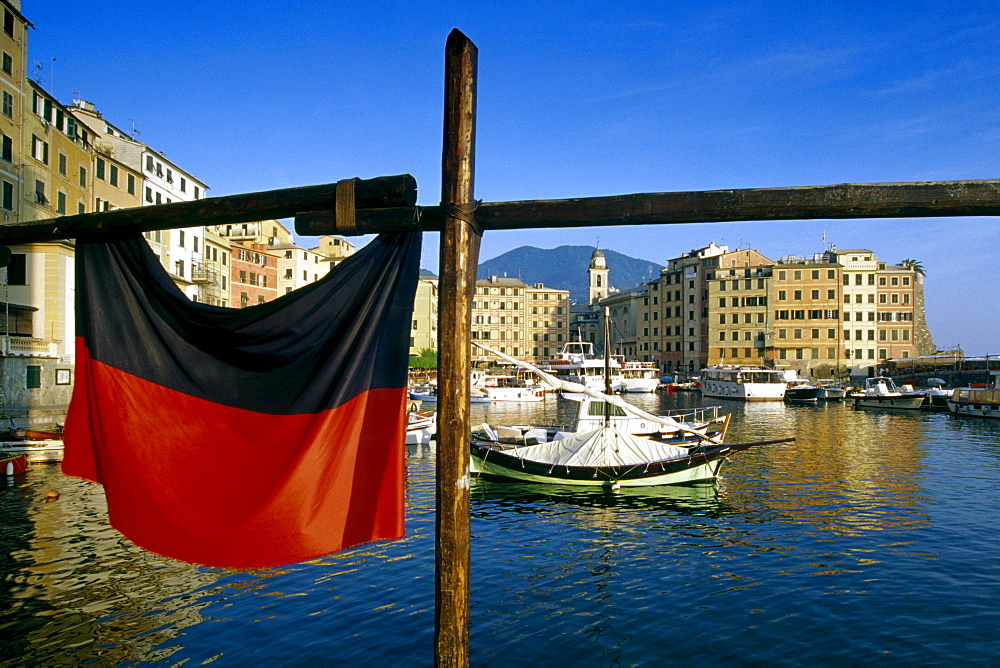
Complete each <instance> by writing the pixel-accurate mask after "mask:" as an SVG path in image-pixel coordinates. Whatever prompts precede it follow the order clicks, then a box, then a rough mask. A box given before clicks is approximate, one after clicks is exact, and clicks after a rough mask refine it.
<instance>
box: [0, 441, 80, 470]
mask: <svg viewBox="0 0 1000 668" xmlns="http://www.w3.org/2000/svg"><path fill="white" fill-rule="evenodd" d="M63 450H64V447H63V442H62V439H61V438H50V439H35V440H14V441H0V456H2V457H7V456H15V457H16V456H19V455H24V457H25V458H26V460H27V462H28V463H29V464H37V463H44V462H61V461H62V460H63Z"/></svg>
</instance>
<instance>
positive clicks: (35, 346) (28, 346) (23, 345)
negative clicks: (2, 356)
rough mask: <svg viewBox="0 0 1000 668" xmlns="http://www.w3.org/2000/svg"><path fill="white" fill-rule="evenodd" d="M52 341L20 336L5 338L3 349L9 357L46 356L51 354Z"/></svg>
mask: <svg viewBox="0 0 1000 668" xmlns="http://www.w3.org/2000/svg"><path fill="white" fill-rule="evenodd" d="M54 343H55V342H54V341H50V340H49V339H35V338H28V337H20V336H9V337H6V343H5V346H4V348H5V349H6V350H7V351H8V354H11V355H22V356H23V355H48V354H50V353H52V347H53V344H54Z"/></svg>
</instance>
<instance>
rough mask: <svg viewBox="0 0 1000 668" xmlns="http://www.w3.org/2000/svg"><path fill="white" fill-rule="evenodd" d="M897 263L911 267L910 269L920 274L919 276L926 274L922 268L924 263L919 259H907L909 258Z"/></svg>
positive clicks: (907, 267)
mask: <svg viewBox="0 0 1000 668" xmlns="http://www.w3.org/2000/svg"><path fill="white" fill-rule="evenodd" d="M899 265H900V266H901V267H905V268H906V269H911V270H913V271H915V272H917V273H918V274H920V275H921V276H926V275H927V271H926V270H924V265H923V264H922V263H921V262H920V261H919V260H909V259H907V260H903V261H902V262H900V263H899Z"/></svg>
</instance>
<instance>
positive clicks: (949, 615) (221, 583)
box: [0, 394, 1000, 666]
mask: <svg viewBox="0 0 1000 668" xmlns="http://www.w3.org/2000/svg"><path fill="white" fill-rule="evenodd" d="M630 400H631V401H634V402H635V403H638V404H640V405H641V406H642V407H643V408H646V409H658V408H677V407H685V406H692V405H700V404H702V403H703V402H704V403H705V404H713V403H714V404H722V405H724V406H725V407H726V409H727V410H731V411H733V413H734V416H733V421H732V425H731V428H730V434H729V436H728V437H727V441H728V442H732V443H736V442H745V441H762V440H770V439H778V438H784V437H788V436H794V437H795V438H796V440H795V441H794V442H792V443H784V444H778V445H770V446H761V447H756V448H752V449H750V450H748V451H745V452H740V453H737V454H736V455H734V456H733V457H732V461H731V462H728V463H727V464H726V465H725V466H724V467H723V476H724V477H723V478H722V479H721V480H719V481H718V482H717V483H716V484H711V485H700V486H694V487H657V488H625V489H622V490H621V491H619V492H611V491H602V490H594V489H568V488H560V487H548V486H533V485H528V484H521V483H503V482H495V481H481V480H477V481H474V482H473V486H472V490H471V494H472V503H471V506H472V535H473V537H472V591H471V599H472V603H471V662H472V664H473V665H476V666H517V665H531V666H567V665H580V666H628V665H670V664H680V663H681V662H697V664H698V665H719V666H732V665H779V666H780V665H788V666H792V665H838V666H839V665H845V664H851V665H882V664H886V663H891V664H905V665H951V664H956V663H961V664H963V665H988V664H992V665H996V663H997V661H998V657H1000V605H998V603H997V600H998V595H1000V556H998V555H1000V421H996V420H993V421H990V420H981V419H972V418H956V417H953V416H951V415H949V414H942V413H915V412H912V413H911V412H895V413H893V412H879V411H875V410H872V411H864V410H854V409H853V408H852V407H850V406H849V405H844V404H823V403H820V404H819V405H816V406H789V405H785V404H781V403H761V404H741V403H728V402H725V401H718V400H715V401H710V400H707V399H706V400H703V399H702V398H701V397H700V396H699V395H697V394H677V395H662V396H660V395H651V396H642V397H638V398H630ZM573 408H574V404H572V403H571V402H568V401H566V400H564V399H558V400H556V399H555V398H550V399H547V400H546V401H545V402H544V403H541V404H536V405H515V404H510V405H506V406H503V405H497V406H493V407H488V408H486V407H478V406H477V407H474V409H473V418H474V420H475V421H477V422H481V421H485V420H487V419H488V420H490V421H492V422H496V423H512V422H525V421H535V422H543V421H545V422H552V421H554V420H556V419H557V418H560V417H561V418H563V419H568V418H570V417H571V415H572V410H573ZM210 460H211V456H210V453H206V461H210ZM193 465H200V464H195V463H193ZM262 465H266V463H262ZM407 466H408V471H407V478H408V491H407V494H408V496H407V535H406V537H405V538H403V539H402V540H399V541H394V542H385V543H374V544H371V545H366V546H363V547H361V548H359V549H355V550H350V551H347V552H343V553H340V554H334V555H329V556H326V557H322V558H319V559H315V560H312V561H309V562H305V563H300V564H294V565H291V566H287V567H283V568H274V569H261V570H256V571H230V570H221V569H212V568H204V567H197V566H191V565H188V564H182V563H178V562H174V561H171V560H168V559H165V558H162V557H159V556H157V555H153V554H148V553H145V552H143V551H141V550H139V549H137V548H136V547H135V546H133V545H132V544H131V543H130V542H129V541H128V540H127V539H125V538H123V537H122V536H121V535H119V534H117V533H116V532H115V531H114V530H112V529H110V528H109V527H108V524H107V518H106V514H105V507H104V501H103V493H102V491H101V488H100V487H99V486H96V485H93V484H90V483H85V482H82V481H78V480H74V479H70V478H66V477H63V476H62V475H61V473H60V472H59V468H58V466H57V465H35V466H33V467H32V469H31V470H30V471H29V472H28V473H27V474H26V475H24V476H17V477H16V478H8V479H6V480H5V481H4V482H0V513H2V520H0V522H2V524H0V569H2V572H0V638H2V641H0V665H78V664H85V663H94V664H96V665H145V664H154V663H159V664H164V665H181V664H184V665H200V664H203V663H210V662H211V663H214V664H217V665H240V664H256V663H265V662H266V663H269V664H276V665H316V664H319V665H329V664H339V665H360V664H364V665H376V666H379V665H400V664H404V665H408V666H409V665H431V664H432V663H433V637H434V451H433V449H432V448H430V447H427V446H422V447H420V446H410V447H409V451H408V460H407ZM50 490H58V491H59V493H60V496H59V498H58V499H56V500H48V499H47V498H46V494H47V492H49V491H50Z"/></svg>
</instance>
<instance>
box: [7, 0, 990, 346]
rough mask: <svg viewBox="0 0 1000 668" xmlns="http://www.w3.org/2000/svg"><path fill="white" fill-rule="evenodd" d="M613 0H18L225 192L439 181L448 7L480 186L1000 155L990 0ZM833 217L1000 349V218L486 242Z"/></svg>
mask: <svg viewBox="0 0 1000 668" xmlns="http://www.w3.org/2000/svg"><path fill="white" fill-rule="evenodd" d="M624 4H625V3H610V2H609V3H602V2H573V3H549V2H542V1H537V2H520V1H514V0H512V1H510V2H504V3H500V2H478V1H475V0H470V1H466V2H461V3H458V2H440V3H406V2H396V3H393V2H388V3H373V2H356V3H351V2H318V1H315V2H298V3H296V2H290V3H274V2H261V1H259V0H244V1H242V2H226V1H219V2H214V3H201V2H174V3H134V2H124V1H121V2H120V1H118V0H108V1H106V2H102V3H100V4H99V5H96V6H94V7H92V8H90V9H88V10H87V11H73V12H69V11H67V6H66V5H65V4H64V3H61V2H42V0H23V2H22V8H21V9H22V13H24V15H25V16H26V17H27V18H28V19H29V20H30V21H31V22H32V23H33V24H34V25H35V28H36V29H35V30H34V31H32V32H31V35H30V56H29V68H28V69H29V76H32V77H33V78H34V75H35V72H36V68H35V65H34V64H35V62H36V61H37V62H38V64H39V65H40V67H39V68H38V70H37V76H38V79H39V80H40V81H41V83H42V85H43V86H45V87H46V88H48V89H50V90H51V91H52V92H53V93H54V94H55V95H56V96H57V97H58V98H59V99H60V100H63V101H65V102H69V101H70V100H72V99H74V98H83V99H86V100H89V101H91V102H93V103H94V104H95V105H96V106H97V109H98V110H99V111H101V112H102V113H103V114H104V116H105V118H107V119H108V120H109V121H111V122H112V123H114V124H116V125H118V126H119V127H122V128H124V129H128V128H130V127H131V126H132V123H133V121H134V123H135V126H136V128H137V129H138V130H139V133H140V134H139V135H138V138H139V139H140V140H141V141H144V142H146V143H148V144H150V145H151V146H153V147H154V148H156V149H157V150H160V151H163V152H164V153H166V154H167V155H168V156H169V157H170V158H171V159H172V160H175V161H176V162H177V163H178V164H180V165H182V166H183V167H185V168H186V169H187V170H189V171H190V172H192V173H193V174H195V175H196V176H198V177H199V178H201V179H202V180H204V181H205V182H206V183H208V185H209V186H210V187H211V190H210V193H209V194H210V195H216V196H218V195H226V194H232V193H238V192H252V191H257V190H270V189H274V188H284V187H291V186H300V185H309V184H315V183H324V182H332V181H336V180H339V179H341V178H345V177H349V176H360V177H362V178H368V177H373V176H380V175H388V174H400V173H410V174H413V175H414V176H415V177H416V179H417V183H418V185H419V188H420V196H419V201H420V203H421V204H427V205H432V204H436V203H437V201H438V200H439V199H440V156H441V123H442V121H441V113H442V104H443V103H442V99H443V84H442V78H443V54H444V44H445V39H446V37H447V35H448V33H449V32H450V31H451V29H452V28H456V27H457V28H459V29H460V30H462V31H463V32H465V33H466V34H467V35H468V36H469V37H470V38H471V39H472V40H473V41H474V42H475V43H476V45H477V46H478V48H479V98H478V104H479V111H478V126H477V133H478V136H477V147H476V151H477V157H476V160H477V164H476V197H477V198H479V199H483V200H485V201H506V200H521V199H548V198H563V197H586V196H598V195H615V194H625V193H636V192H663V191H673V190H702V189H720V188H743V187H777V186H793V185H823V184H831V183H846V182H855V183H869V182H887V181H928V180H952V179H985V178H997V177H1000V168H998V167H1000V150H998V149H1000V81H998V79H1000V38H998V35H1000V5H998V4H997V3H996V2H995V1H990V2H953V3H942V2H922V1H906V2H893V1H886V2H864V3H862V2H837V3H791V2H755V1H753V0H740V1H736V2H716V1H707V2H654V3H643V2H636V3H630V4H629V5H628V6H627V7H626V6H624ZM53 58H54V59H55V61H54V62H53V60H52V59H53ZM824 234H825V237H826V242H827V243H828V244H834V245H836V246H837V247H838V248H841V249H848V248H868V249H871V250H873V251H875V253H876V254H877V255H878V256H879V259H881V260H884V261H887V262H889V263H895V262H898V261H900V260H902V259H905V258H913V259H917V260H920V261H921V262H922V263H923V265H924V267H925V268H926V270H927V274H928V275H927V281H926V295H927V316H928V322H929V324H930V327H931V332H932V334H933V335H934V339H935V342H936V343H937V345H938V346H939V347H943V348H948V347H953V346H955V345H961V346H963V347H964V348H965V350H966V352H967V353H969V354H984V353H991V354H1000V336H998V334H997V332H998V327H997V323H998V322H1000V298H998V297H997V296H996V294H995V293H996V288H997V286H998V284H1000V280H998V278H997V273H998V272H997V269H996V259H997V256H998V252H1000V225H998V220H997V219H996V218H941V219H914V220H910V219H898V220H857V221H801V222H800V221H795V222H781V223H763V222H748V223H730V224H700V225H685V226H670V227H665V226H655V227H618V228H603V229H598V228H581V229H569V230H567V229H561V230H539V231H517V232H492V233H487V234H486V236H485V237H484V239H483V244H482V252H481V259H483V260H485V259H489V258H491V257H495V256H496V255H499V254H501V253H503V252H505V251H507V250H510V249H511V248H516V247H518V246H523V245H531V246H538V247H541V248H552V247H555V246H559V245H563V244H574V245H593V244H594V243H595V242H596V241H597V239H598V238H599V239H600V245H601V246H602V247H604V248H610V249H613V250H616V251H619V252H622V253H625V254H627V255H631V256H634V257H640V258H643V259H647V260H652V261H655V262H659V263H661V264H662V263H665V261H666V260H667V259H669V258H671V257H676V256H677V255H679V254H681V253H683V252H686V251H688V250H691V249H693V248H698V247H701V246H705V245H708V243H709V242H712V241H715V242H716V243H719V244H726V245H729V246H730V247H731V248H735V247H737V246H738V247H748V246H749V247H752V248H755V249H757V250H759V251H760V252H762V253H763V254H764V255H766V256H768V257H770V258H772V259H778V258H780V257H782V256H785V255H809V254H812V253H816V252H821V251H822V250H823V249H824ZM307 242H308V240H307ZM437 244H438V239H437V237H436V235H428V237H427V239H426V240H425V251H424V260H423V264H424V266H425V267H427V268H429V269H432V270H435V271H436V270H437ZM581 270H582V269H581ZM611 282H612V283H614V268H613V267H612V273H611ZM618 287H623V288H624V287H630V286H618Z"/></svg>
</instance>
